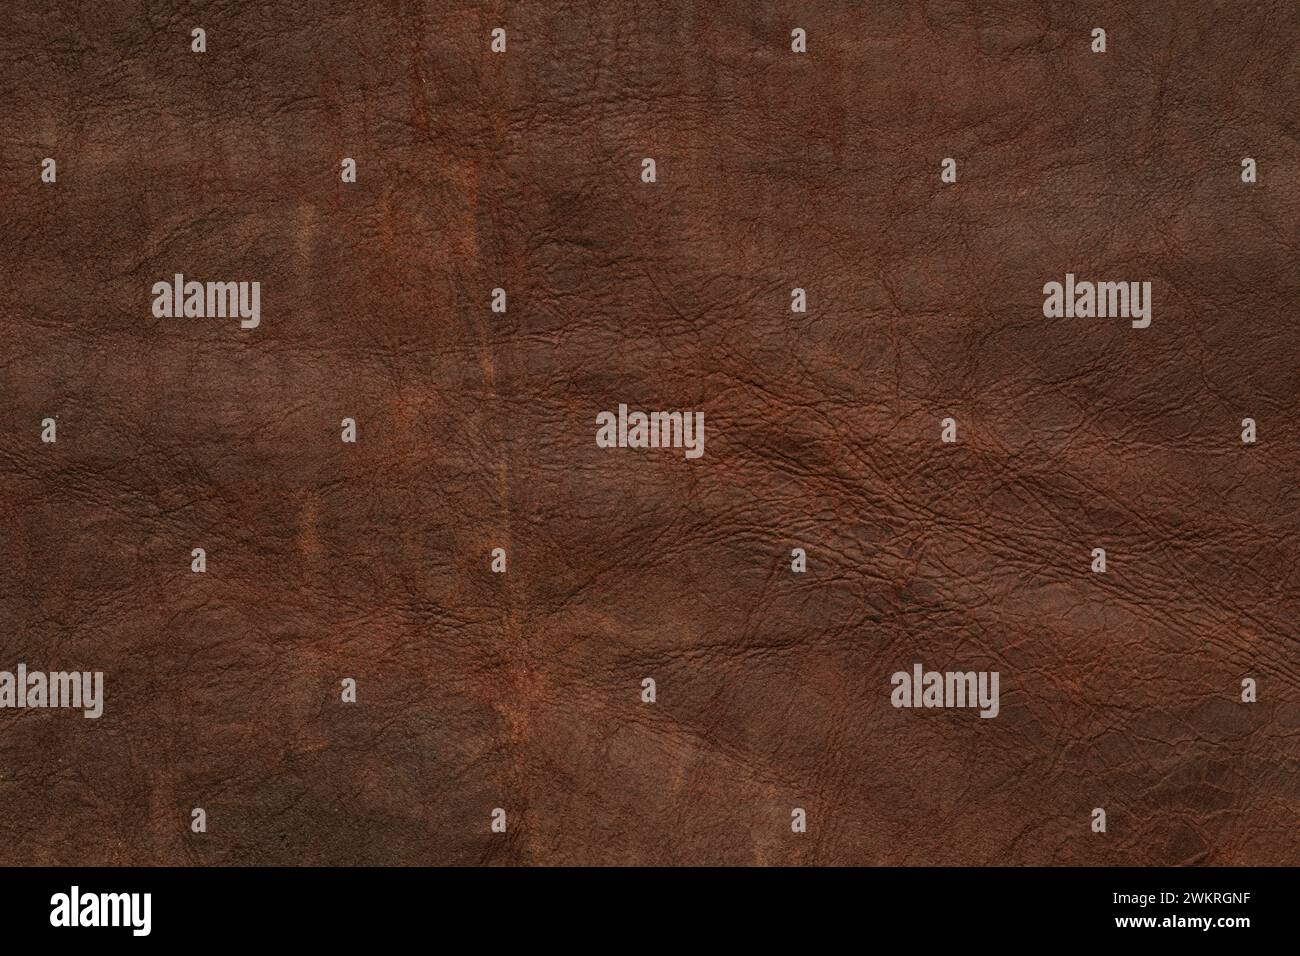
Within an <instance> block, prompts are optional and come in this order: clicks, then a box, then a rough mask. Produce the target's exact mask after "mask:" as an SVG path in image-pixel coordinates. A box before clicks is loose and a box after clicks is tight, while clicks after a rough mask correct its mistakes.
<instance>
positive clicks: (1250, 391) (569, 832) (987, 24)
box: [0, 0, 1300, 865]
mask: <svg viewBox="0 0 1300 956" xmlns="http://www.w3.org/2000/svg"><path fill="white" fill-rule="evenodd" d="M1298 9H1300V8H1297V6H1296V5H1295V4H1294V3H1293V2H1290V0H1276V2H1272V0H1260V2H1253V3H1226V2H1224V3H1218V2H1208V0H1207V2H1196V3H1186V4H1179V5H1177V9H1175V8H1174V7H1173V6H1172V5H1165V4H1134V3H1130V2H1123V3H1118V2H1115V3H1105V2H1099V3H1069V2H1051V0H1049V2H1044V3H1035V4H1024V3H1020V2H1015V0H981V2H974V3H972V2H956V0H953V2H918V3H879V4H876V3H873V4H863V3H848V2H824V3H817V4H802V3H783V2H759V3H747V2H736V0H725V2H716V3H699V4H696V3H690V2H686V0H662V2H660V0H656V2H653V3H650V2H637V3H633V2H628V3H559V2H549V0H548V2H530V3H526V4H508V3H487V4H481V5H480V4H471V3H466V2H456V0H453V2H448V3H432V2H426V3H418V2H392V3H385V4H345V3H324V4H317V3H303V2H296V0H286V2H281V3H225V4H185V3H179V4H154V3H102V4H60V5H54V4H44V3H25V2H23V3H18V4H16V5H15V6H14V9H13V10H12V11H6V18H7V20H8V24H7V26H6V29H5V30H4V31H3V36H0V102H2V103H3V110H2V111H0V113H2V116H0V129H2V130H3V136H0V140H2V142H0V149H3V162H2V163H0V190H2V192H0V212H2V214H3V217H4V222H3V229H2V230H0V321H2V322H3V334H4V347H3V359H0V490H2V491H3V494H2V495H0V551H2V554H3V558H2V562H0V563H2V564H3V574H2V575H0V668H7V669H12V668H13V667H14V666H15V665H16V664H17V663H19V662H25V663H26V664H27V665H28V667H29V668H32V669H36V668H47V669H85V670H102V671H104V673H105V687H106V691H105V693H106V702H105V710H104V716H103V717H102V718H100V719H98V720H86V719H83V718H82V717H81V716H80V715H79V714H75V713H70V712H68V711H55V710H48V711H33V710H22V711H20V710H6V711H0V807H2V808H3V812H0V863H5V864H19V863H41V864H69V863H77V864H164V863H166V864H191V863H192V864H529V865H542V864H602V865H603V864H777V865H786V864H814V863H816V864H891V865H915V864H980V865H984V864H997V865H1002V864H1083V865H1145V864H1201V863H1204V864H1228V865H1238V864H1240V865H1249V864H1294V863H1296V862H1297V859H1298V858H1300V837H1298V835H1297V833H1298V830H1297V820H1298V819H1300V641H1298V638H1297V633H1298V632H1297V623H1296V622H1297V619H1298V618H1300V597H1297V595H1300V562H1298V561H1297V547H1298V546H1300V519H1298V518H1297V513H1298V512H1300V487H1298V483H1297V475H1300V453H1298V452H1297V442H1298V441H1300V429H1297V425H1296V416H1297V414H1300V406H1298V404H1297V395H1300V373H1298V371H1297V361H1296V357H1297V355H1300V324H1298V323H1297V314H1296V303H1297V301H1300V270H1298V269H1297V265H1296V263H1297V257H1298V255H1300V232H1298V230H1297V223H1298V222H1300V164H1298V161H1297V147H1298V146H1300V144H1298V143H1297V126H1296V105H1297V103H1298V102H1300V80H1298V79H1297V77H1300V73H1297V71H1296V69H1295V51H1296V50H1297V48H1300V12H1298ZM196 26H199V27H203V28H204V29H205V30H206V33H207V52H206V53H204V54H195V53H192V52H191V51H190V31H191V29H192V28H193V27H196ZM497 26H501V27H504V28H505V29H506V30H507V37H508V45H507V50H506V52H505V53H503V54H494V53H492V52H491V50H490V49H489V43H490V32H491V30H492V29H493V28H494V27H497ZM795 27H801V28H803V29H805V30H807V34H808V52H807V53H806V54H802V55H800V54H794V53H792V52H791V49H790V42H791V41H790V31H791V30H792V29H793V28H795ZM1094 27H1102V28H1105V29H1106V30H1107V51H1106V52H1105V53H1104V54H1094V53H1092V52H1091V51H1090V49H1089V38H1090V33H1091V30H1092V29H1093V28H1094ZM46 156H49V157H53V158H55V159H56V160H57V162H58V180H57V183H55V184H47V183H42V182H41V181H40V178H39V173H40V162H41V159H42V158H43V157H46ZM344 157H353V158H355V159H356V161H357V169H358V176H357V182H356V183H355V184H349V183H344V182H341V180H340V175H339V170H340V161H341V160H342V159H343V158H344ZM645 157H651V158H654V159H655V160H656V164H657V182H655V183H653V184H647V183H643V182H642V181H641V178H640V170H641V160H642V159H643V158H645ZM944 157H953V158H955V159H956V160H957V164H958V181H957V182H956V183H955V184H951V185H949V184H944V183H942V182H941V181H940V163H941V160H942V159H943V158H944ZM1243 157H1252V158H1254V159H1255V160H1256V161H1257V163H1258V169H1259V177H1258V181H1257V182H1256V183H1254V184H1245V183H1243V182H1242V181H1241V175H1240V172H1241V168H1240V162H1241V159H1242V158H1243ZM176 272H182V273H184V274H185V275H186V276H187V277H188V278H195V279H199V280H228V281H235V280H246V281H252V280H256V281H260V282H261V284H262V285H261V288H262V302H261V312H262V318H261V325H260V327H259V328H257V329H254V330H250V331H244V330H241V329H240V328H239V327H238V322H237V321H236V320H233V319H229V320H228V319H199V318H189V319H184V318H182V319H155V318H154V317H153V315H152V314H151V311H150V303H151V301H152V298H151V295H150V287H151V285H152V284H153V283H154V282H156V281H158V280H170V279H171V277H172V275H173V274H174V273H176ZM1067 272H1074V273H1076V274H1078V275H1079V276H1080V277H1081V278H1090V279H1102V280H1131V281H1139V280H1149V281H1151V282H1152V284H1153V297H1154V302H1153V305H1154V307H1153V320H1152V324H1151V327H1150V328H1148V329H1144V330H1137V329H1133V328H1131V327H1130V325H1129V323H1128V322H1127V321H1126V320H1124V319H1046V318H1044V317H1043V313H1042V304H1043V295H1042V287H1043V284H1044V283H1045V282H1048V281H1052V280H1056V281H1060V280H1061V279H1062V278H1063V276H1064V275H1065V273H1067ZM496 287H501V288H504V289H506V290H507V293H508V312H507V313H506V314H504V315H501V314H494V313H492V312H491V311H490V309H489V303H490V297H491V290H492V289H494V288H496ZM795 287H799V288H803V289H805V290H806V291H807V296H808V311H807V313H806V314H798V313H792V312H791V309H790V290H791V289H792V288H795ZM620 402H623V403H627V404H628V405H630V406H632V407H634V408H642V409H665V410H670V409H681V410H699V411H703V412H704V413H705V416H706V442H707V444H706V453H705V455H704V456H703V457H702V458H700V459H698V460H695V461H689V460H686V459H685V458H684V456H683V455H682V454H681V453H680V452H672V451H665V450H642V451H638V450H631V449H601V448H598V447H597V446H596V444H595V441H594V435H595V416H596V414H597V412H599V411H602V410H607V409H616V408H617V407H618V404H619V403H620ZM949 416H951V417H953V418H954V419H955V420H956V421H957V423H958V429H959V431H958V436H959V440H958V442H957V444H955V445H946V444H943V443H941V442H940V440H939V439H940V425H939V423H940V420H941V419H942V418H945V417H949ZM46 417H56V418H57V422H58V441H57V444H53V445H51V444H42V443H41V441H40V430H41V428H40V422H41V420H42V419H44V418H46ZM345 417H352V418H355V419H356V421H357V427H358V440H357V442H356V444H354V445H350V444H344V443H342V442H341V441H340V422H341V420H342V419H343V418H345ZM1246 417H1251V418H1254V419H1255V420H1256V421H1257V423H1258V429H1259V441H1258V442H1257V443H1256V444H1254V445H1244V444H1243V443H1242V442H1241V439H1240V432H1241V424H1240V423H1241V420H1242V419H1243V418H1246ZM195 547H202V548H205V549H206V551H207V560H208V570H207V573H205V574H194V573H191V571H190V552H191V549H192V548H195ZM496 547H501V548H505V549H506V552H507V555H508V570H507V572H506V573H505V574H493V573H491V572H490V570H489V561H490V557H489V554H490V552H491V550H492V549H493V548H496ZM796 547H802V548H805V549H806V550H807V554H808V570H807V573H805V574H793V573H791V571H790V552H791V549H792V548H796ZM1096 547H1103V548H1105V549H1106V551H1107V555H1108V570H1107V572H1106V573H1105V574H1094V573H1091V572H1090V570H1089V563H1090V557H1089V555H1090V552H1091V550H1092V549H1093V548H1096ZM916 662H920V663H922V664H924V665H925V666H926V667H927V668H934V669H939V670H979V669H983V670H997V671H998V672H999V673H1000V675H1001V709H1000V714H999V715H998V716H997V717H996V718H995V719H980V718H979V717H978V715H977V714H976V713H975V712H973V711H970V710H935V711H925V710H900V709H894V708H893V707H892V706H891V705H890V683H889V680H890V675H891V674H892V673H893V672H895V671H899V670H910V668H911V667H912V665H913V664H914V663H916ZM347 677H351V678H354V679H355V680H356V681H357V684H358V701H357V703H356V704H352V705H350V704H344V703H342V702H341V700H340V681H341V680H342V679H343V678H347ZM645 677H653V678H654V679H655V680H656V682H657V701H656V702H655V703H653V704H644V703H642V702H641V699H640V695H641V681H642V679H643V678H645ZM1246 677H1251V678H1254V679H1255V680H1257V682H1258V688H1259V700H1258V702H1257V703H1254V704H1246V703H1242V702H1241V700H1240V695H1241V686H1240V685H1241V680H1242V679H1243V678H1246ZM194 807H203V808H204V809H205V810H206V812H207V815H208V832H207V833H204V834H195V833H193V832H191V829H190V820H191V817H190V812H191V809H192V808H194ZM496 807H501V808H504V809H505V810H506V811H507V821H508V829H507V832H506V833H504V834H500V833H493V832H491V830H490V822H491V821H490V814H491V812H492V810H493V808H496ZM796 807H802V808H804V809H806V811H807V815H808V832H807V833H804V834H796V833H793V832H791V826H790V822H791V810H792V808H796ZM1096 807H1102V808H1105V809H1106V811H1107V818H1108V819H1107V822H1108V826H1107V832H1106V833H1105V834H1097V833H1093V832H1091V829H1090V813H1091V812H1092V810H1093V808H1096Z"/></svg>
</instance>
